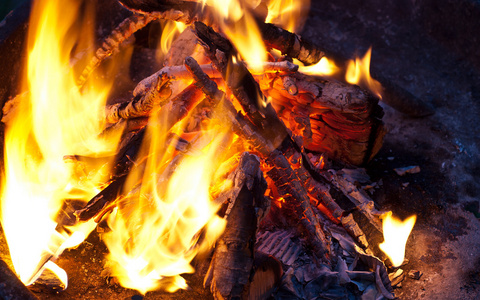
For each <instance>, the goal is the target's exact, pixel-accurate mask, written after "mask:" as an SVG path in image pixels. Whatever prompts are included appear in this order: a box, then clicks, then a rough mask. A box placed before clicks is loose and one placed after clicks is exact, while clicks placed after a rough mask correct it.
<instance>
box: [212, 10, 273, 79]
mask: <svg viewBox="0 0 480 300" xmlns="http://www.w3.org/2000/svg"><path fill="white" fill-rule="evenodd" d="M205 3H206V4H208V5H209V6H211V7H212V8H213V9H214V10H215V11H216V13H217V18H218V24H220V28H221V29H222V31H223V32H224V33H225V35H226V36H227V38H228V39H229V40H230V41H231V42H232V44H233V45H234V46H235V48H236V49H237V50H238V52H239V54H240V56H241V57H242V59H243V60H244V61H245V62H246V63H247V64H248V67H249V68H252V69H254V70H262V69H263V62H265V61H267V51H266V48H265V44H264V42H263V38H262V36H261V34H260V30H259V29H258V26H257V24H256V21H255V18H254V16H253V15H252V14H251V13H250V11H251V10H250V9H249V8H251V3H249V1H244V0H226V1H225V0H206V1H205Z"/></svg>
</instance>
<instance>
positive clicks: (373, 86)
mask: <svg viewBox="0 0 480 300" xmlns="http://www.w3.org/2000/svg"><path fill="white" fill-rule="evenodd" d="M371 56H372V48H371V47H370V48H369V49H368V51H367V53H365V55H364V56H363V58H361V59H354V60H351V61H349V63H348V66H347V72H346V74H345V80H346V81H347V82H348V83H350V84H357V85H359V86H361V87H362V88H364V89H368V90H369V91H370V92H372V93H373V94H374V95H376V96H377V97H379V98H380V99H381V98H382V85H381V84H380V82H378V81H376V80H375V79H373V78H372V76H370V59H371Z"/></svg>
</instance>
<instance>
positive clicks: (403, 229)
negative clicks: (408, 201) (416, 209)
mask: <svg viewBox="0 0 480 300" xmlns="http://www.w3.org/2000/svg"><path fill="white" fill-rule="evenodd" d="M416 220H417V216H415V215H413V216H411V217H409V218H407V219H406V220H405V221H402V220H400V219H397V218H395V217H393V216H392V212H391V211H389V212H388V213H386V214H385V215H384V216H383V221H382V223H383V237H384V240H385V241H384V242H383V243H381V244H380V245H379V247H380V249H381V250H382V251H383V252H384V253H385V254H386V255H387V256H388V257H389V258H390V261H391V262H392V264H393V266H395V267H398V266H400V265H401V264H402V263H403V260H404V259H405V246H406V244H407V239H408V236H409V235H410V232H411V231H412V229H413V225H415V221H416Z"/></svg>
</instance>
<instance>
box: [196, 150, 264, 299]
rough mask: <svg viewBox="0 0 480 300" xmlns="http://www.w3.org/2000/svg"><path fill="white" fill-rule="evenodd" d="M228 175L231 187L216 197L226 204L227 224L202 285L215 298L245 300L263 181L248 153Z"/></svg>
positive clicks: (258, 166)
mask: <svg viewBox="0 0 480 300" xmlns="http://www.w3.org/2000/svg"><path fill="white" fill-rule="evenodd" d="M228 178H229V179H230V180H231V181H232V182H233V187H232V188H231V189H230V190H228V191H227V192H225V193H222V194H220V195H219V197H218V198H217V201H221V202H222V203H225V204H226V205H227V210H226V219H227V225H226V228H225V231H224V233H223V234H222V236H221V237H220V239H219V240H218V241H217V245H216V247H215V253H214V255H213V258H212V262H211V264H210V268H209V271H208V274H207V276H206V277H205V286H210V290H211V292H212V294H213V295H214V297H215V299H248V296H249V289H250V282H251V280H252V277H253V273H254V270H253V262H254V245H255V236H256V231H257V222H258V219H259V218H261V217H262V215H257V211H265V208H266V207H267V206H268V204H266V203H265V201H266V198H265V197H264V193H265V190H266V186H267V183H266V181H265V179H264V178H263V175H262V172H261V171H260V161H259V159H258V158H257V157H256V156H254V155H251V154H248V153H244V154H243V155H242V157H241V158H240V162H239V165H238V167H237V169H236V170H235V171H234V172H233V173H232V174H230V176H229V177H228ZM259 208H262V209H259Z"/></svg>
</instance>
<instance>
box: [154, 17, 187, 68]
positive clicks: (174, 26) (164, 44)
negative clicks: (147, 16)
mask: <svg viewBox="0 0 480 300" xmlns="http://www.w3.org/2000/svg"><path fill="white" fill-rule="evenodd" d="M186 28H187V25H185V24H184V23H182V22H175V21H165V23H164V26H163V29H162V36H161V38H160V41H159V47H158V48H159V51H158V52H157V59H158V60H159V59H160V58H162V57H164V56H165V55H166V54H167V53H168V51H169V50H170V46H171V45H172V43H173V41H174V40H175V39H176V38H177V37H178V35H179V34H180V33H182V32H183V31H184V30H185V29H186Z"/></svg>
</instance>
